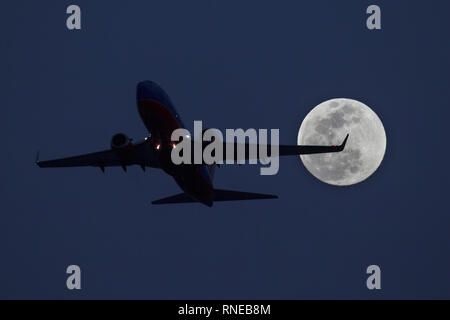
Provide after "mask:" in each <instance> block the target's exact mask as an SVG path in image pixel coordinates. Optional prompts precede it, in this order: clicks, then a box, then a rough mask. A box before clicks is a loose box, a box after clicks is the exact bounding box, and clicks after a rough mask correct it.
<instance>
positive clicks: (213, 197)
mask: <svg viewBox="0 0 450 320" xmlns="http://www.w3.org/2000/svg"><path fill="white" fill-rule="evenodd" d="M136 100H137V108H138V112H139V115H140V117H141V119H142V121H143V122H144V125H145V127H146V128H147V130H148V132H149V135H148V136H147V137H146V138H145V139H144V140H143V141H140V142H137V143H134V142H133V140H132V139H130V138H129V137H128V136H127V135H125V134H124V133H117V134H115V135H114V136H113V137H112V139H111V148H110V149H108V150H104V151H100V152H94V153H88V154H83V155H79V156H73V157H68V158H61V159H55V160H47V161H40V160H39V152H38V154H37V157H36V164H37V165H38V166H39V167H40V168H53V167H81V166H92V167H99V168H100V169H101V170H102V171H103V172H105V168H106V167H122V168H123V170H124V171H125V172H126V171H127V167H128V166H131V165H138V166H140V167H141V168H142V170H143V171H145V169H146V167H149V168H158V169H162V170H164V172H166V173H167V174H168V175H170V176H172V177H173V178H174V180H175V181H176V183H177V184H178V186H179V187H180V188H181V189H182V190H183V193H180V194H177V195H174V196H170V197H167V198H163V199H159V200H155V201H152V204H169V203H188V202H200V203H202V204H204V205H206V206H208V207H212V206H213V203H214V202H217V201H232V200H252V199H273V198H278V196H277V195H271V194H260V193H251V192H241V191H232V190H223V189H215V188H214V187H213V178H214V172H215V167H216V164H212V165H207V164H179V165H175V164H174V163H173V162H172V160H171V156H170V154H171V150H172V148H174V147H175V144H174V143H173V141H171V135H172V132H173V131H174V130H175V129H178V128H185V127H184V125H183V122H182V120H181V118H180V115H179V114H178V112H177V110H176V109H175V107H174V105H173V103H172V101H171V100H170V98H169V96H168V95H167V93H166V92H165V91H164V90H163V89H162V88H161V87H160V86H159V85H158V84H156V83H155V82H153V81H142V82H139V83H138V85H137V90H136ZM347 139H348V134H347V136H346V137H345V139H344V141H343V142H342V144H341V145H333V146H297V145H291V146H286V145H280V146H279V155H280V156H288V155H302V154H318V153H331V152H341V151H342V150H344V148H345V144H346V142H347ZM267 147H268V148H270V145H268V146H267ZM246 150H248V144H246ZM235 154H236V153H235ZM245 157H246V158H247V157H248V154H247V153H246V154H245Z"/></svg>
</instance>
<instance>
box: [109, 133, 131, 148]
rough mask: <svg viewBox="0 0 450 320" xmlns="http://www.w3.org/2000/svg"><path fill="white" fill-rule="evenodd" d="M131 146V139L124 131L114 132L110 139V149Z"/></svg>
mask: <svg viewBox="0 0 450 320" xmlns="http://www.w3.org/2000/svg"><path fill="white" fill-rule="evenodd" d="M128 146H131V139H130V138H128V136H127V135H126V134H125V133H116V134H115V135H113V137H112V139H111V149H123V148H125V147H128Z"/></svg>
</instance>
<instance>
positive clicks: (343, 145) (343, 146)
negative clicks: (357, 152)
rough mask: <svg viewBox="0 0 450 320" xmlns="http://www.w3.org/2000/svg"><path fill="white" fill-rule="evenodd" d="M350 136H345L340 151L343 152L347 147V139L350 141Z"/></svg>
mask: <svg viewBox="0 0 450 320" xmlns="http://www.w3.org/2000/svg"><path fill="white" fill-rule="evenodd" d="M348 136H349V134H348V133H347V135H346V136H345V139H344V141H343V142H342V144H341V145H340V146H339V149H340V150H341V151H342V150H344V148H345V145H346V144H347V139H348Z"/></svg>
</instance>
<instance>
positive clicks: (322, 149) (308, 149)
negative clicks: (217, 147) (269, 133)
mask: <svg viewBox="0 0 450 320" xmlns="http://www.w3.org/2000/svg"><path fill="white" fill-rule="evenodd" d="M348 136H349V135H348V134H347V136H346V137H345V139H344V141H342V143H341V144H340V145H331V146H305V145H303V146H295V145H291V146H289V145H280V146H279V149H278V153H279V154H278V155H279V156H293V155H302V154H318V153H332V152H341V151H343V150H344V148H345V145H346V143H347V140H348ZM228 145H229V144H228V143H224V148H223V157H224V160H231V159H227V157H226V148H227V146H228ZM262 146H263V147H266V152H267V153H268V154H269V156H268V157H270V150H271V145H270V144H269V145H250V144H248V143H246V144H244V145H242V144H238V143H234V144H233V146H232V147H234V160H235V161H239V160H248V159H254V158H252V157H250V148H251V147H255V150H256V157H257V158H259V157H260V156H259V149H260V148H261V147H262ZM239 147H241V148H242V147H244V150H245V153H244V158H238V152H237V150H238V148H239Z"/></svg>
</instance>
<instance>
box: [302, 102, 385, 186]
mask: <svg viewBox="0 0 450 320" xmlns="http://www.w3.org/2000/svg"><path fill="white" fill-rule="evenodd" d="M347 133H348V134H350V136H349V138H348V141H347V144H346V146H345V149H344V151H342V152H338V153H323V154H314V155H301V156H300V158H301V160H302V162H303V164H304V165H305V167H306V169H308V171H309V172H310V173H311V174H312V175H313V176H315V177H316V178H317V179H319V180H320V181H323V182H325V183H328V184H331V185H336V186H349V185H353V184H356V183H359V182H361V181H363V180H365V179H367V178H368V177H370V176H371V175H372V174H373V173H374V172H375V171H376V170H377V168H378V167H379V166H380V164H381V161H382V160H383V157H384V153H385V151H386V133H385V131H384V127H383V124H382V123H381V120H380V118H378V116H377V115H376V113H375V112H374V111H373V110H372V109H370V108H369V107H368V106H366V105H365V104H363V103H361V102H359V101H356V100H352V99H332V100H328V101H325V102H323V103H321V104H319V105H318V106H317V107H315V108H314V109H313V110H311V112H310V113H309V114H308V115H307V116H306V117H305V119H304V120H303V122H302V125H301V126H300V130H299V132H298V138H297V143H298V144H299V145H339V144H341V143H342V141H343V140H344V138H345V136H346V135H347Z"/></svg>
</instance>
